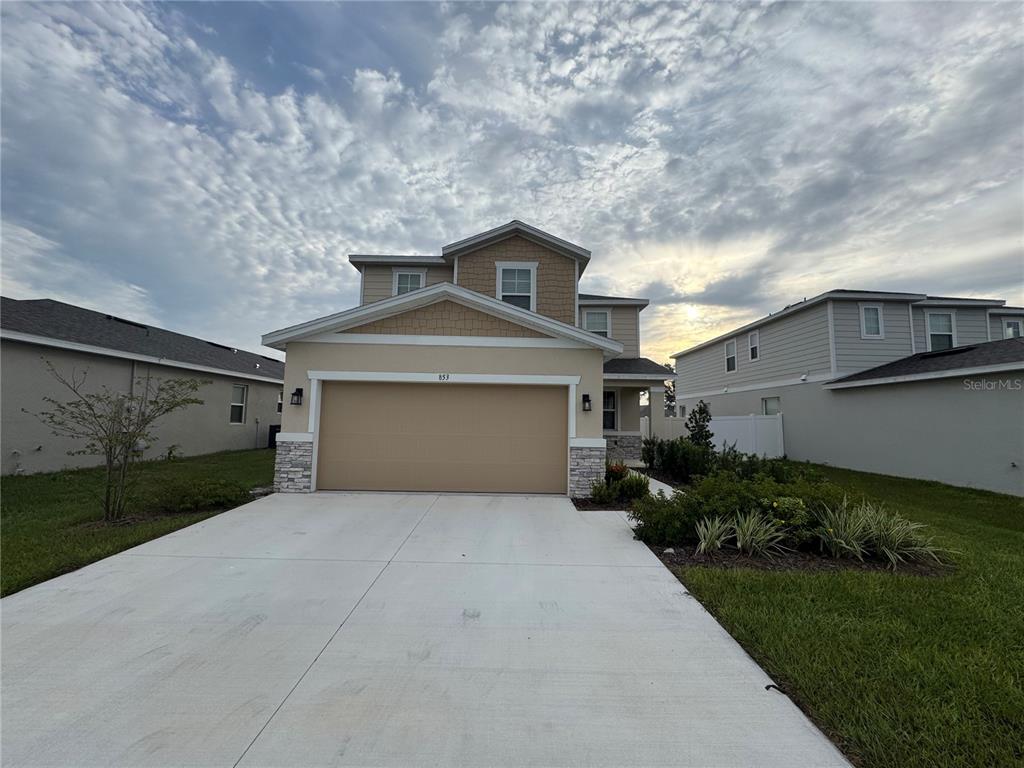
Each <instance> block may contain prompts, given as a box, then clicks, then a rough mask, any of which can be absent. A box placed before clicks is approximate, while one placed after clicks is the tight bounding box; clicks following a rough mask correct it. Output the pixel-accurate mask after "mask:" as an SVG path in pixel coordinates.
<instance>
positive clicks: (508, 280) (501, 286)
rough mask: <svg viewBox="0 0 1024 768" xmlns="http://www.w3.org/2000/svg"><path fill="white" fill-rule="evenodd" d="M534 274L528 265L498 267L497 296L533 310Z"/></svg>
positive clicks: (522, 307) (507, 301)
mask: <svg viewBox="0 0 1024 768" xmlns="http://www.w3.org/2000/svg"><path fill="white" fill-rule="evenodd" d="M534 274H535V272H534V270H532V269H530V268H529V267H498V298H499V299H500V300H501V301H504V302H506V303H508V304H514V305H515V306H517V307H519V308H520V309H528V310H531V311H533V308H534V300H533V296H534V284H533V276H534Z"/></svg>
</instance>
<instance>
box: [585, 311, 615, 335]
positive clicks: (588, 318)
mask: <svg viewBox="0 0 1024 768" xmlns="http://www.w3.org/2000/svg"><path fill="white" fill-rule="evenodd" d="M610 315H611V313H610V312H609V311H608V310H607V309H585V310H583V327H584V328H585V329H586V330H588V331H590V332H591V333H596V334H597V335H598V336H604V337H605V338H609V337H610V336H611V316H610Z"/></svg>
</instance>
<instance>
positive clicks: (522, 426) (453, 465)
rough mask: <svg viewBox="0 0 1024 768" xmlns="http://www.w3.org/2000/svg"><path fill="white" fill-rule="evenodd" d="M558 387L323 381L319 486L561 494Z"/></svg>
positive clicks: (563, 393) (563, 468)
mask: <svg viewBox="0 0 1024 768" xmlns="http://www.w3.org/2000/svg"><path fill="white" fill-rule="evenodd" d="M567 394H568V393H567V390H566V388H565V387H549V386H533V385H522V386H510V385H498V384H451V383H438V384H405V383H380V382H324V384H323V390H322V392H321V404H320V434H319V445H318V459H317V480H316V486H317V488H318V489H320V490H366V491H467V492H484V493H486V492H492V493H499V492H505V493H565V492H566V482H567V476H568V471H567V465H566V462H567V461H568V429H567V423H566V419H567Z"/></svg>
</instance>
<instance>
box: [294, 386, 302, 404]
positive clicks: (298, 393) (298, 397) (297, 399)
mask: <svg viewBox="0 0 1024 768" xmlns="http://www.w3.org/2000/svg"><path fill="white" fill-rule="evenodd" d="M291 403H292V405H302V387H296V388H295V391H294V392H292V400H291Z"/></svg>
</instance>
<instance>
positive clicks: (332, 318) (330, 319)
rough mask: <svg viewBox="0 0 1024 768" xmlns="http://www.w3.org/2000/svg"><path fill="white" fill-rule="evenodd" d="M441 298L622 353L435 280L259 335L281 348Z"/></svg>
mask: <svg viewBox="0 0 1024 768" xmlns="http://www.w3.org/2000/svg"><path fill="white" fill-rule="evenodd" d="M442 299H451V300H453V301H455V302H457V303H459V304H463V305H466V306H469V307H471V308H473V309H479V310H480V311H482V312H484V313H486V314H489V315H494V316H495V317H499V318H501V319H503V320H508V321H509V322H511V323H515V324H517V325H522V326H525V327H527V328H532V329H533V330H536V331H539V332H541V333H549V334H552V335H555V336H560V337H563V338H569V339H573V340H575V341H578V342H581V343H583V344H584V345H585V346H588V347H596V348H597V349H600V350H603V351H604V352H605V353H606V354H609V355H611V356H618V355H621V354H622V349H623V347H622V344H621V343H620V342H617V341H614V340H612V339H606V338H604V337H602V336H596V335H594V334H592V333H589V332H588V331H584V330H582V329H580V328H577V327H576V326H574V325H569V324H568V323H562V322H559V321H558V320H552V319H551V318H548V317H545V316H544V315H539V314H537V313H536V312H530V311H528V310H525V309H520V308H519V307H517V306H515V305H513V304H509V303H507V302H504V301H498V300H497V299H492V298H491V297H490V296H484V295H483V294H482V293H477V292H476V291H470V290H468V289H466V288H462V287H460V286H457V285H452V284H451V283H437V284H435V285H432V286H430V287H428V288H422V289H420V290H418V291H411V292H409V293H403V294H402V295H401V296H392V297H390V298H388V299H383V300H381V301H375V302H373V303H372V304H365V305H363V306H361V307H354V308H353V309H349V310H346V311H344V312H339V313H337V314H334V315H328V316H327V317H322V318H318V319H316V320H311V321H309V322H307V323H301V324H299V325H294V326H291V327H289V328H283V329H281V330H279V331H274V332H272V333H268V334H266V335H265V336H264V337H263V344H264V345H266V346H268V347H273V348H275V349H283V345H285V344H287V343H288V342H289V341H297V340H300V339H303V340H304V339H305V338H307V337H309V336H313V335H316V334H320V333H323V332H325V331H344V330H345V329H346V328H353V327H356V326H359V325H364V324H366V323H371V322H373V321H375V320H380V319H383V318H385V317H390V316H391V315H396V314H398V313H400V312H408V311H409V310H412V309H418V308H419V307H424V306H429V305H430V304H434V303H436V302H437V301H440V300H442Z"/></svg>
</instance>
